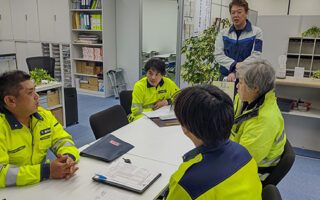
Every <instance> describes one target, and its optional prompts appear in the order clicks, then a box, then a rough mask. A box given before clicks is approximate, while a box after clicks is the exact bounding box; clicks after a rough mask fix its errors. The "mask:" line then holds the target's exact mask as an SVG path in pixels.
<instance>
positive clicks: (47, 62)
mask: <svg viewBox="0 0 320 200" xmlns="http://www.w3.org/2000/svg"><path fill="white" fill-rule="evenodd" d="M26 62H27V65H28V69H29V71H33V70H34V69H35V68H38V69H44V70H46V71H47V72H48V74H49V75H50V76H51V77H52V78H54V66H55V60H54V58H52V57H49V56H37V57H29V58H27V59H26Z"/></svg>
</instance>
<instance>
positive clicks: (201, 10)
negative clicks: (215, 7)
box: [193, 0, 211, 35]
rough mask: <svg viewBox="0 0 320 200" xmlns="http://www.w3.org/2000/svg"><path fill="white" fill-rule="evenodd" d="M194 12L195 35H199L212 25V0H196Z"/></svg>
mask: <svg viewBox="0 0 320 200" xmlns="http://www.w3.org/2000/svg"><path fill="white" fill-rule="evenodd" d="M195 3H196V4H195V13H194V29H193V33H194V35H199V34H200V33H202V31H204V30H205V29H207V28H208V27H209V26H210V21H211V0H196V2H195Z"/></svg>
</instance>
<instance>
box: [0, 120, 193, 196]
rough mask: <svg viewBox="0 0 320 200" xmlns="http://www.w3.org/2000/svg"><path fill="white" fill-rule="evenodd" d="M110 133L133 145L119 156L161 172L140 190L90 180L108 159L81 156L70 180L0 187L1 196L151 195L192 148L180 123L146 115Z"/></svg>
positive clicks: (104, 167) (167, 180)
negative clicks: (156, 121) (161, 123)
mask: <svg viewBox="0 0 320 200" xmlns="http://www.w3.org/2000/svg"><path fill="white" fill-rule="evenodd" d="M112 134H114V135H115V136H117V137H119V138H120V139H122V140H124V141H126V142H129V143H131V144H133V145H134V146H135V147H134V148H133V149H131V150H130V151H129V152H128V153H126V154H125V155H123V156H122V157H124V158H129V159H130V160H131V162H132V164H135V165H137V166H144V167H146V168H147V169H152V170H155V171H158V172H160V173H161V174H162V175H161V177H160V178H159V179H158V180H157V181H156V182H154V183H153V184H152V185H151V186H150V188H148V189H147V190H146V191H145V192H144V193H143V194H136V193H133V192H129V191H126V190H123V189H119V188H116V187H112V186H109V185H104V184H101V183H96V182H93V181H92V180H91V178H92V176H93V175H94V174H95V173H100V172H103V170H104V169H106V168H107V167H108V166H109V165H110V163H106V162H103V161H99V160H95V159H91V158H86V157H81V158H80V162H79V164H78V166H79V170H78V171H77V172H76V174H75V175H74V176H73V177H72V178H71V179H70V180H47V181H43V182H41V183H38V184H35V185H30V186H24V187H11V188H5V189H0V199H4V198H6V200H16V199H24V200H29V199H30V200H36V199H48V200H51V199H52V200H57V199H86V200H87V199H90V200H91V199H93V200H98V199H108V200H144V199H146V200H149V199H153V198H155V197H156V196H157V195H158V194H159V193H160V192H161V190H162V189H163V188H165V187H166V186H167V184H168V183H169V179H170V177H171V175H172V174H173V173H174V172H175V171H176V170H177V169H178V166H179V165H180V164H181V163H182V158H181V157H182V155H183V154H184V153H186V152H187V151H189V150H190V149H192V148H194V146H193V144H192V142H191V141H190V140H189V139H188V138H187V137H186V136H185V135H184V134H183V132H182V130H181V127H180V126H171V127H165V128H159V127H158V126H157V125H156V124H154V123H153V122H152V121H151V120H149V119H148V118H146V117H143V118H140V119H139V120H137V121H135V122H133V123H131V124H129V125H127V126H125V127H122V128H121V129H118V130H117V131H115V132H113V133H112ZM84 148H85V147H83V148H82V149H84ZM122 157H121V158H118V159H122Z"/></svg>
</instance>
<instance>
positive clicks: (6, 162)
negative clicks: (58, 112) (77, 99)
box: [0, 70, 79, 188]
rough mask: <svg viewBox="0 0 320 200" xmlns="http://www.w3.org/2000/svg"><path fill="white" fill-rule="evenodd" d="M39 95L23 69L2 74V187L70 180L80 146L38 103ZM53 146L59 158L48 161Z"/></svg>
mask: <svg viewBox="0 0 320 200" xmlns="http://www.w3.org/2000/svg"><path fill="white" fill-rule="evenodd" d="M38 98H39V95H38V94H37V92H36V91H35V86H34V84H33V81H31V80H30V76H29V75H28V74H27V73H25V72H23V71H19V70H16V71H10V72H5V73H3V74H1V75H0V188H3V187H8V186H22V185H30V184H34V183H38V182H40V181H43V180H46V179H49V178H52V179H63V178H65V179H69V178H70V177H71V176H72V175H73V174H74V173H75V172H76V171H77V170H78V167H76V166H75V165H76V164H77V161H78V160H79V152H78V149H77V148H76V147H75V146H74V142H73V141H72V140H71V136H70V135H69V134H68V133H67V132H65V131H64V130H63V127H62V126H61V124H60V123H59V122H58V121H57V120H56V118H55V117H54V116H53V115H52V114H51V112H50V111H47V110H45V109H43V108H41V107H40V106H39V99H38ZM49 148H50V149H51V150H52V152H53V153H54V154H55V155H57V158H56V159H55V160H53V161H52V162H51V163H50V162H49V160H46V155H47V150H48V149H49Z"/></svg>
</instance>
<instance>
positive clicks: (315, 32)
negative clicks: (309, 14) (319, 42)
mask: <svg viewBox="0 0 320 200" xmlns="http://www.w3.org/2000/svg"><path fill="white" fill-rule="evenodd" d="M302 37H314V38H316V37H320V28H319V27H318V26H312V27H311V28H309V29H308V30H306V31H305V32H303V33H302Z"/></svg>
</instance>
